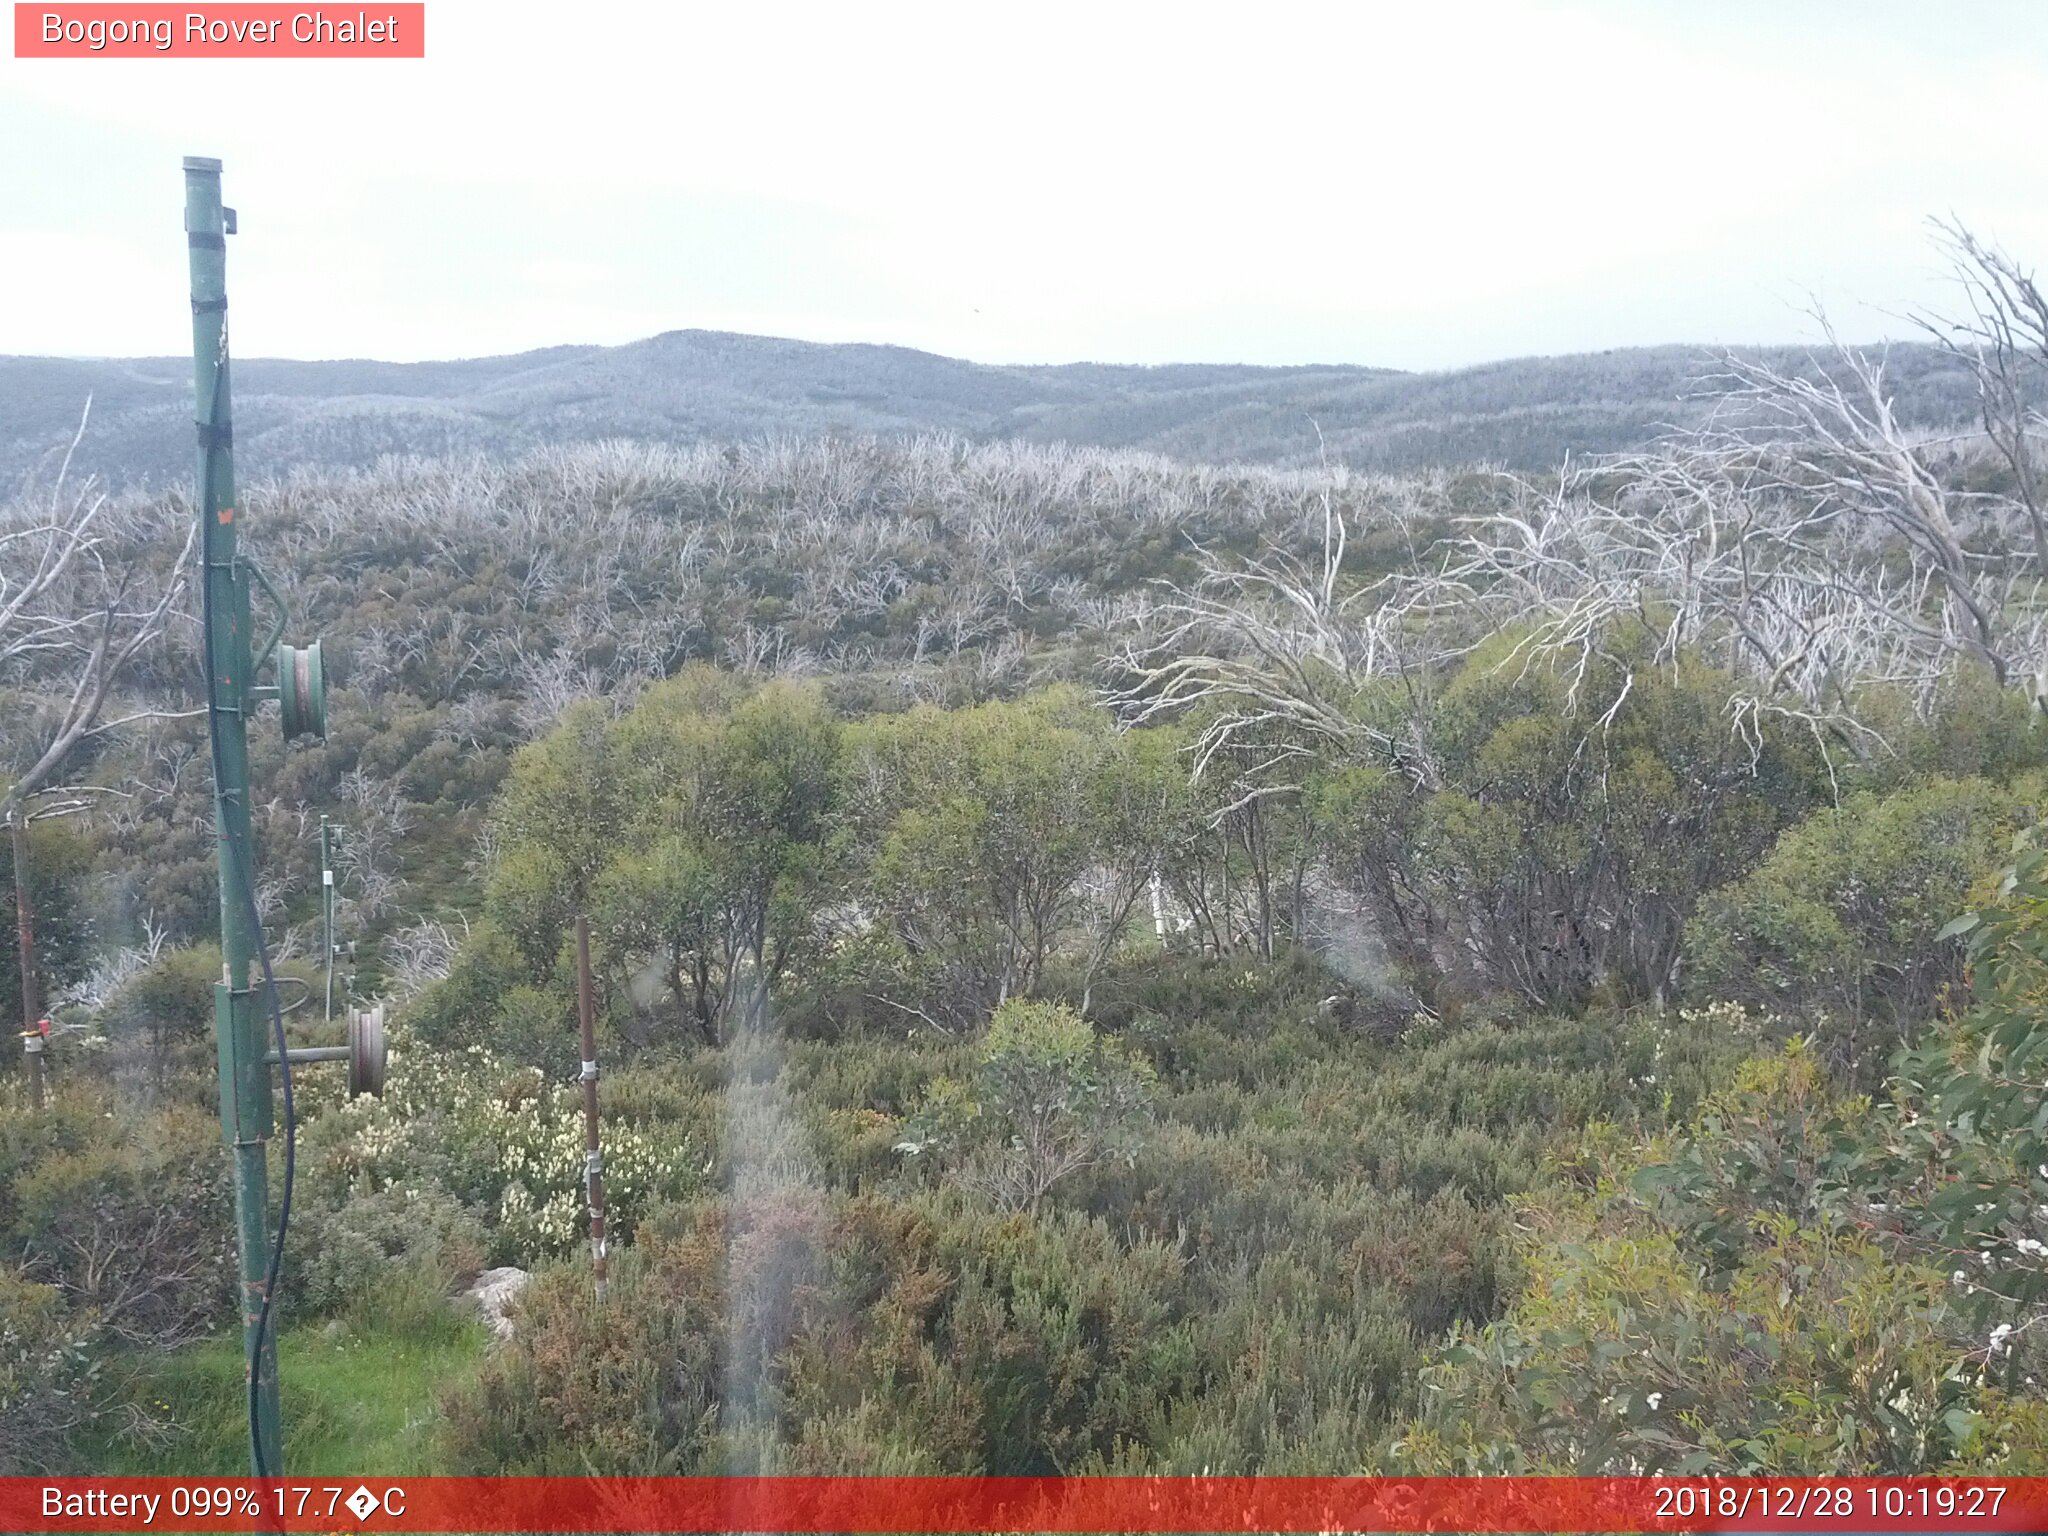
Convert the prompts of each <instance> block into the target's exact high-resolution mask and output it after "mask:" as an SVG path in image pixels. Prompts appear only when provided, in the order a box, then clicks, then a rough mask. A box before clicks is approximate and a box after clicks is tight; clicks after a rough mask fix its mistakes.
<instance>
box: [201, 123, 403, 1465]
mask: <svg viewBox="0 0 2048 1536" xmlns="http://www.w3.org/2000/svg"><path fill="white" fill-rule="evenodd" d="M220 170H221V167H220V162H219V161H218V160H211V159H202V158H198V157H187V159H186V160H185V240H186V246H187V249H188V253H189V261H190V267H191V280H192V377H193V389H194V394H195V396H196V398H197V404H198V410H197V417H196V425H197V428H198V435H199V496H198V516H199V552H200V556H199V557H200V577H201V580H200V610H201V614H200V628H201V641H202V649H203V652H204V656H205V668H206V689H207V726H208V735H209V738H210V741H211V746H212V757H213V781H214V821H215V827H216V831H217V834H218V842H219V850H218V851H219V867H220V932H221V979H220V981H219V982H218V983H217V984H216V986H215V988H214V1035H215V1041H216V1045H217V1047H218V1057H219V1066H220V1118H221V1132H222V1136H223V1138H224V1139H225V1141H226V1142H227V1145H228V1149H229V1152H230V1154H231V1155H232V1157H233V1161H234V1178H235V1239H236V1248H237V1251H238V1253H239V1256H240V1263H241V1293H240V1294H241V1298H242V1336H243V1345H244V1354H245V1359H246V1363H247V1372H248V1377H247V1380H248V1395H249V1459H250V1465H251V1468H252V1470H253V1471H254V1472H255V1473H256V1475H257V1476H259V1477H266V1476H269V1477H275V1476H278V1475H280V1474H282V1472H283V1471H284V1461H283V1441H282V1434H281V1429H280V1422H279V1411H278V1396H277V1345H276V1335H275V1330H274V1328H273V1327H272V1326H271V1325H272V1322H273V1302H274V1300H275V1290H276V1284H277V1277H278V1268H279V1265H280V1263H281V1260H282V1254H283V1241H284V1226H285V1223H286V1222H287V1221H288V1219H289V1215H290V1203H291V1178H292V1172H291V1170H292V1142H291V1135H290V1133H291V1129H292V1126H291V1120H292V1092H291V1070H290V1069H291V1066H292V1065H293V1064H295V1063H299V1062H313V1061H330V1060H344V1059H345V1060H347V1061H348V1063H349V1091H350V1093H351V1094H354V1093H356V1092H359V1091H368V1092H376V1091H378V1090H379V1089H381V1087H382V1085H383V1078H384V1016H383V1010H382V1009H381V1008H379V1009H375V1010H371V1012H370V1014H366V1015H363V1016H360V1017H354V1018H351V1020H350V1025H349V1042H348V1044H347V1045H344V1046H315V1047H308V1048H302V1049H291V1048H288V1047H287V1044H286V1041H285V1037H284V1024H283V1015H282V1013H281V1011H280V1010H279V1008H278V1005H277V988H276V982H275V978H274V977H273V976H272V975H271V970H270V956H269V951H268V949H267V947H266V946H265V945H264V942H263V930H262V919H261V915H260V913H259V911H258V909H257V905H256V876H255V843H254V837H253V830H252V827H251V817H250V793H249V743H248V723H249V716H250V715H251V714H252V713H253V712H254V711H255V709H256V708H257V706H258V705H259V704H261V703H262V702H263V701H264V700H266V699H271V698H275V699H276V700H278V702H279V705H280V708H281V710H282V713H283V725H284V734H285V737H286V739H287V740H290V739H292V738H295V737H299V736H314V737H324V736H325V735H326V731H327V681H326V673H325V668H324V666H323V663H322V659H321V654H320V642H319V641H317V640H315V641H314V642H313V643H312V644H311V645H309V646H306V647H303V648H300V647H296V646H288V645H280V643H279V642H280V641H281V640H282V639H283V636H284V626H285V620H286V608H285V602H284V599H283V597H282V596H281V595H280V594H279V592H278V590H277V588H276V587H275V586H273V585H272V584H271V582H270V580H269V579H268V578H267V577H266V576H265V575H264V574H263V572H262V570H261V569H260V568H258V567H257V566H256V565H255V564H254V562H252V561H251V560H249V559H248V558H247V557H245V556H244V555H242V554H241V553H240V551H239V548H238V540H239V534H240V529H239V526H238V524H237V509H236V505H235V463H234V429H233V424H232V423H233V399H232V393H231V389H230V383H229V354H228V323H227V309H228V300H227V239H226V237H227V236H229V235H231V234H233V233H234V232H235V214H234V210H233V209H231V208H227V207H223V206H222V204H221V188H220ZM252 588H254V589H258V590H260V591H261V592H262V593H263V595H264V597H265V598H266V599H267V600H268V602H269V603H270V605H271V606H272V608H273V609H274V610H275V616H274V621H273V623H272V625H271V628H270V630H269V632H268V633H267V634H266V635H265V636H264V637H263V639H262V641H261V642H260V643H259V644H256V645H254V646H252V645H251V644H250V634H251V627H250V593H251V589H252ZM273 657H274V658H275V659H276V661H277V678H278V680H277V683H276V684H275V685H274V686H269V687H259V686H258V685H257V683H256V677H257V675H258V673H260V671H261V670H262V668H263V667H264V666H265V665H266V664H267V663H269V662H270V661H271V660H272V658H273ZM259 966H260V970H261V980H262V991H261V994H260V998H261V1007H260V1009H259V993H258V992H257V990H256V986H255V977H254V976H253V975H252V971H254V970H255V969H256V968H257V967H259ZM278 1068H282V1069H283V1084H284V1104H285V1118H286V1132H287V1139H286V1143H285V1161H284V1176H285V1195H284V1203H283V1206H282V1207H281V1208H280V1211H279V1217H278V1227H277V1230H276V1232H275V1234H273V1233H272V1230H271V1226H270V1211H269V1141H270V1135H271V1131H272V1128H273V1120H272V1109H271V1073H272V1071H273V1070H274V1069H278Z"/></svg>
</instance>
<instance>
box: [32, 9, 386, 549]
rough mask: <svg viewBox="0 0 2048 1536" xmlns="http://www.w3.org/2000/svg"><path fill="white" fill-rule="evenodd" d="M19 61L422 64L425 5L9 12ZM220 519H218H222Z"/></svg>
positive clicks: (36, 10) (34, 10)
mask: <svg viewBox="0 0 2048 1536" xmlns="http://www.w3.org/2000/svg"><path fill="white" fill-rule="evenodd" d="M14 56H15V57H16V58H17V59H180V58H182V59H423V58H425V57H426V56H427V8H426V6H425V5H424V4H421V3H414V4H407V5H397V4H384V3H376V0H373V3H372V4H371V5H369V6H362V7H344V6H317V5H313V6H295V5H267V4H225V5H205V4H201V5H190V6H185V5H72V4H65V3H62V0H58V3H55V4H35V3H32V0H31V3H21V0H17V3H16V5H15V7H14ZM225 520H226V515H225V514H223V521H225Z"/></svg>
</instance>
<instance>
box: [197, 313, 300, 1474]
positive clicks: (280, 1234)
mask: <svg viewBox="0 0 2048 1536" xmlns="http://www.w3.org/2000/svg"><path fill="white" fill-rule="evenodd" d="M223 308H225V306H223ZM213 366H214V372H213V399H212V401H211V403H210V405H209V408H208V410H207V413H206V418H207V419H206V421H205V422H204V423H203V424H202V425H201V428H200V443H201V447H202V452H203V454H204V457H203V458H202V459H201V476H200V487H199V529H200V534H199V563H200V581H199V623H200V629H201V632H202V640H201V651H202V653H203V655H204V658H205V663H206V730H207V737H208V740H209V743H210V744H211V746H212V748H213V802H214V820H215V822H216V824H217V825H218V826H220V827H221V828H222V829H223V832H224V834H225V835H226V836H227V837H228V838H230V839H231V840H232V841H233V842H234V844H235V849H234V852H235V857H234V858H233V859H231V860H230V862H231V863H233V864H234V865H235V867H236V870H237V871H238V873H239V875H240V877H241V878H240V879H239V880H238V881H237V884H239V885H240V886H241V897H242V904H243V911H244V915H245V916H246V917H247V919H248V922H249V931H250V933H252V934H253V935H254V936H255V939H256V954H257V958H258V959H259V960H260V961H261V962H262V966H263V988H264V993H265V996H266V997H267V998H268V1000H269V1003H270V1022H271V1030H272V1033H273V1034H275V1036H276V1037H277V1061H278V1068H279V1071H280V1072H281V1073H282V1075H283V1079H284V1195H283V1199H282V1200H281V1201H280V1203H279V1205H278V1212H277V1236H276V1237H275V1238H274V1239H273V1240H272V1242H271V1245H270V1264H269V1267H268V1269H267V1270H266V1272H265V1274H264V1278H263V1302H262V1305H261V1306H260V1307H259V1308H258V1309H257V1313H256V1332H255V1334H254V1335H253V1336H252V1337H251V1339H250V1341H249V1348H248V1376H249V1446H250V1450H251V1454H252V1456H253V1458H254V1461H255V1464H256V1475H257V1476H258V1477H268V1476H271V1475H272V1470H273V1469H271V1468H270V1467H267V1466H265V1465H264V1460H263V1435H262V1432H261V1426H260V1423H259V1415H258V1413H257V1403H258V1401H259V1400H260V1389H261V1378H262V1365H263V1341H264V1339H265V1337H266V1336H267V1335H268V1334H269V1333H270V1330H271V1328H272V1327H273V1323H272V1303H273V1301H274V1300H275V1298H276V1296H277V1282H278V1276H279V1274H280V1272H281V1271H282V1269H283V1267H284V1237H285V1232H286V1230H287V1229H288V1228H289V1227H290V1226H291V1221H292V1183H293V1178H294V1175H295V1173H296V1172H297V1169H296V1162H297V1158H296V1153H297V1149H298V1130H299V1121H298V1113H297V1110H296V1108H295V1106H294V1105H293V1103H292V1064H291V1059H290V1057H289V1056H288V1055H287V1054H286V1049H287V1048H286V1044H285V1033H284V1013H283V1010H281V1009H280V1008H279V1007H278V1003H277V978H276V976H275V975H273V974H272V972H271V967H270V945H269V942H268V941H267V940H266V939H265V938H264V937H263V915H262V913H261V911H260V910H258V908H257V905H256V885H255V877H254V875H253V874H252V873H251V868H252V860H251V858H250V853H249V846H248V844H247V843H246V842H245V841H243V839H242V837H241V833H240V830H239V828H238V827H237V825H236V822H235V818H234V817H232V816H230V815H227V814H226V811H225V803H226V796H225V795H223V794H222V793H221V785H220V756H221V754H220V711H219V710H218V709H216V708H215V707H214V697H213V689H214V681H215V679H216V678H217V677H218V676H219V673H218V671H217V670H216V668H215V661H214V653H213V528H214V519H213V517H212V516H211V515H209V510H208V507H207V499H208V497H209V496H210V495H211V494H212V490H213V469H214V454H215V452H216V451H217V450H218V448H219V445H220V443H221V441H222V439H223V437H224V434H223V432H222V431H221V425H220V386H221V376H222V372H223V368H222V362H221V359H220V357H219V355H218V354H217V355H216V357H215V360H214V365H213ZM251 661H252V663H253V661H254V658H253V657H252V658H251ZM248 682H249V680H248V679H247V678H246V677H245V678H243V679H241V683H242V687H243V689H244V694H245V696H246V691H247V688H248ZM245 724H246V721H245ZM243 793H244V795H245V796H246V795H247V793H248V790H247V787H246V786H244V789H243ZM225 894H226V892H225V890H223V895H224V896H225ZM280 1449H282V1447H280ZM275 1470H276V1471H278V1472H282V1471H283V1470H284V1469H283V1468H282V1467H280V1468H277V1469H275Z"/></svg>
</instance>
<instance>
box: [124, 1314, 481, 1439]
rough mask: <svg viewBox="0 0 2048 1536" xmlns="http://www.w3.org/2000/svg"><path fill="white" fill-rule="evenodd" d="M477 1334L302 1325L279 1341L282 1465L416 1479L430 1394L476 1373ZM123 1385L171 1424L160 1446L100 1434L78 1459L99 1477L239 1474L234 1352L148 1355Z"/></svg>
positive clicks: (437, 1416) (432, 1429) (201, 1348)
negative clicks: (174, 1429) (170, 1434)
mask: <svg viewBox="0 0 2048 1536" xmlns="http://www.w3.org/2000/svg"><path fill="white" fill-rule="evenodd" d="M485 1338H486V1335H485V1332H484V1330H483V1328H482V1327H481V1326H480V1325H477V1324H473V1323H468V1322H451V1324H450V1326H448V1327H446V1328H442V1329H436V1330H434V1331H433V1332H432V1333H431V1334H428V1335H425V1336H421V1335H419V1334H416V1333H415V1334H394V1333H387V1332H379V1331H376V1330H372V1329H365V1328H363V1327H361V1326H360V1325H358V1326H355V1327H351V1328H347V1329H335V1330H333V1331H332V1332H330V1331H329V1329H328V1328H327V1327H325V1326H324V1325H308V1326H306V1327H303V1328H295V1329H291V1330H289V1331H287V1332H286V1333H285V1334H284V1336H283V1337H282V1338H281V1339H280V1341H279V1349H278V1359H279V1371H280V1385H279V1392H280V1396H281V1398H282V1402H283V1412H284V1452H285V1468H286V1471H287V1472H288V1473H289V1474H290V1475H291V1476H294V1477H348V1476H371V1475H376V1476H392V1477H399V1476H425V1475H430V1474H432V1473H435V1472H438V1471H439V1470H441V1469H440V1466H439V1463H438V1457H437V1448H438V1443H439V1433H438V1431H439V1427H440V1420H441V1399H442V1395H443V1393H444V1392H446V1390H447V1389H448V1388H449V1387H451V1386H453V1385H454V1384H455V1383H456V1382H457V1381H459V1380H462V1379H464V1378H465V1377H467V1376H468V1375H469V1373H470V1372H471V1371H472V1370H474V1369H475V1366H476V1363H477V1361H478V1360H479V1358H480V1357H481V1356H482V1353H483V1348H484V1342H485ZM129 1391H130V1393H131V1394H132V1396H133V1398H134V1400H135V1401H136V1402H137V1403H138V1404H141V1405H142V1406H144V1407H145V1408H146V1409H148V1410H149V1411H150V1412H151V1413H152V1414H154V1415H155V1416H159V1417H165V1418H168V1419H170V1420H171V1421H172V1422H174V1423H175V1424H176V1425H177V1426H178V1431H179V1432H178V1434H177V1436H176V1438H175V1439H174V1440H173V1441H172V1442H171V1443H170V1444H169V1445H167V1446H163V1447H160V1448H159V1447H151V1446H148V1445H144V1444H141V1443H139V1442H138V1441H136V1440H135V1439H134V1438H132V1437H127V1436H123V1437H119V1438H109V1439H108V1440H106V1441H105V1442H104V1443H103V1444H101V1445H99V1446H96V1447H94V1448H93V1454H92V1455H91V1456H90V1457H89V1458H88V1464H89V1465H91V1466H92V1467H93V1468H94V1469H95V1470H96V1471H99V1472H102V1473H105V1474H107V1475H109V1476H134V1477H151V1476H155V1477H164V1476H215V1475H220V1476H241V1475H244V1474H246V1473H247V1472H248V1470H249V1433H248V1422H249V1421H248V1408H247V1403H248V1399H247V1397H246V1396H245V1395H244V1387H243V1374H242V1348H241V1341H240V1340H239V1339H237V1338H232V1337H227V1336H223V1337H220V1338H215V1339H207V1340H204V1341H202V1342H200V1343H197V1344H193V1345H189V1346H187V1347H186V1348H184V1349H180V1350H176V1351H174V1352H172V1353H170V1354H167V1355H163V1356H160V1357H157V1358H156V1359H153V1360H151V1361H150V1362H148V1364H147V1365H146V1366H145V1367H144V1368H143V1370H142V1371H141V1372H140V1373H139V1374H138V1375H137V1376H136V1378H135V1380H134V1382H133V1383H132V1384H131V1385H130V1387H129Z"/></svg>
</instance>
